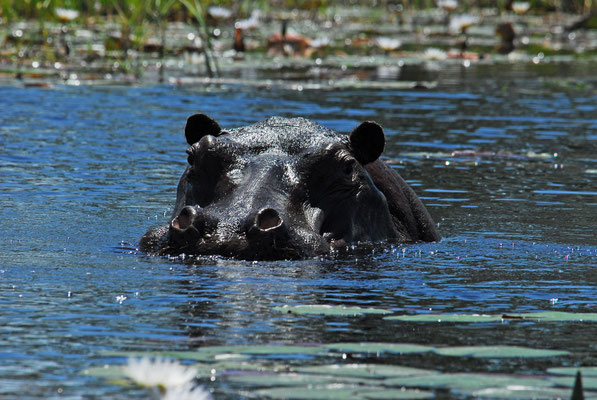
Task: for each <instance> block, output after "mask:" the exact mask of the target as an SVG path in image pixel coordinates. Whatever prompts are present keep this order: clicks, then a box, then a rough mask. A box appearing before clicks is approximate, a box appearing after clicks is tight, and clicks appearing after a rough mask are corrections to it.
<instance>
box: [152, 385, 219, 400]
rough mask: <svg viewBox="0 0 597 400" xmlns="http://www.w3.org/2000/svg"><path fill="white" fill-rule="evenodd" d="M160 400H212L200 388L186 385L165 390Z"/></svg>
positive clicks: (205, 391) (207, 393)
mask: <svg viewBox="0 0 597 400" xmlns="http://www.w3.org/2000/svg"><path fill="white" fill-rule="evenodd" d="M162 400H213V397H212V396H211V393H209V392H208V391H207V390H205V389H203V387H201V386H195V387H193V385H192V384H186V385H183V386H178V387H175V388H170V389H168V390H166V393H165V394H164V395H163V396H162Z"/></svg>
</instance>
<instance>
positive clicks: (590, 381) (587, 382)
mask: <svg viewBox="0 0 597 400" xmlns="http://www.w3.org/2000/svg"><path fill="white" fill-rule="evenodd" d="M549 380H550V382H553V383H554V384H555V385H556V386H566V387H569V388H573V387H574V382H575V381H576V377H574V376H557V377H551V378H549ZM582 387H583V389H585V390H597V378H596V377H594V376H592V377H585V376H583V377H582Z"/></svg>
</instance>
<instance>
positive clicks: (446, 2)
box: [437, 0, 458, 11]
mask: <svg viewBox="0 0 597 400" xmlns="http://www.w3.org/2000/svg"><path fill="white" fill-rule="evenodd" d="M437 6H438V7H439V8H441V9H443V10H445V11H454V10H455V9H456V8H458V1H456V0H437Z"/></svg>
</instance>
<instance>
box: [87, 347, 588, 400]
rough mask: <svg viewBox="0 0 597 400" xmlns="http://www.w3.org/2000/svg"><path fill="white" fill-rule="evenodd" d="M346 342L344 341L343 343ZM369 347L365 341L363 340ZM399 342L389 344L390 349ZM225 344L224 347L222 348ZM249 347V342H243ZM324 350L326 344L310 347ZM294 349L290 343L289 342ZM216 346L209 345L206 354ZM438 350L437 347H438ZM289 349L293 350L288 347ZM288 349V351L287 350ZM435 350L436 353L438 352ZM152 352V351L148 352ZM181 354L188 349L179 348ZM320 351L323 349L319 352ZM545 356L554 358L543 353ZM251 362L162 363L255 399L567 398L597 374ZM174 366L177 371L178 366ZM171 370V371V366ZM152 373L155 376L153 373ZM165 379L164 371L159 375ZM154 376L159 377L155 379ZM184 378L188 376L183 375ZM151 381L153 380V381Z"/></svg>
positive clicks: (119, 376)
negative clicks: (441, 394)
mask: <svg viewBox="0 0 597 400" xmlns="http://www.w3.org/2000/svg"><path fill="white" fill-rule="evenodd" d="M346 345H349V344H343V345H342V346H346ZM362 345H363V346H365V347H366V346H367V343H363V344H362ZM370 345H371V346H373V347H380V346H381V345H382V344H380V343H371V344H370ZM396 345H399V344H388V345H387V347H388V348H392V346H396ZM223 347H224V346H223ZM247 347H250V346H247ZM278 347H280V346H263V348H276V349H275V351H278V350H279V349H277V348H278ZM312 347H314V348H319V349H321V350H325V349H326V348H327V347H329V345H321V346H312ZM291 348H292V346H291ZM442 349H443V350H449V352H447V353H450V354H449V355H450V356H470V355H471V354H475V352H480V353H482V354H484V355H488V356H489V355H490V353H491V356H492V357H494V356H495V357H501V356H502V355H503V354H504V353H503V351H504V350H505V347H500V346H495V347H489V346H486V347H483V346H479V347H474V346H471V347H469V348H466V350H465V348H462V347H460V348H458V347H451V348H450V347H444V348H442ZM213 350H214V349H213V348H209V349H208V350H207V352H208V353H210V354H211V353H212V351H213ZM436 350H438V349H436ZM506 350H507V351H506V353H508V355H509V356H514V352H517V353H518V356H521V357H527V356H528V357H534V356H537V353H536V352H533V349H527V348H521V347H510V348H507V349H506ZM291 351H295V349H294V348H292V350H291ZM291 351H289V353H290V352H291ZM438 353H439V351H438ZM152 354H153V353H152ZM179 354H181V355H185V354H187V352H180V353H179ZM322 354H324V353H322ZM542 355H544V356H552V355H555V354H548V353H547V352H543V353H542ZM260 356H266V358H264V359H261V360H259V359H254V360H251V361H227V362H213V363H203V362H202V363H198V364H194V365H191V366H185V367H183V366H181V365H180V364H178V363H176V362H174V361H173V362H169V363H163V362H162V364H163V365H166V364H168V365H170V364H171V365H175V366H176V368H184V373H183V374H182V375H181V376H186V375H187V372H188V371H194V372H195V377H196V378H198V379H199V380H200V381H202V380H206V381H213V380H214V379H215V378H216V377H217V379H218V380H224V381H225V382H227V384H228V385H231V386H232V387H235V386H241V387H243V390H244V391H246V392H247V393H253V394H254V395H256V396H259V397H268V398H289V399H303V398H304V399H316V398H317V399H319V398H322V399H335V398H346V397H347V396H348V397H349V398H357V399H388V398H396V399H399V398H415V399H418V398H430V397H435V396H436V393H435V390H444V391H445V390H449V391H450V392H451V393H454V394H456V395H459V396H462V395H464V396H476V397H496V398H507V399H526V398H529V399H532V398H565V397H569V396H570V388H572V386H574V383H575V380H574V376H573V375H574V374H575V373H576V371H578V370H581V371H585V372H586V373H587V374H588V375H589V377H587V378H585V379H584V382H585V385H584V386H585V390H586V391H587V394H588V395H589V397H590V395H591V394H593V395H594V394H597V393H592V392H591V391H592V390H597V379H596V378H595V377H594V375H593V376H591V374H595V373H596V372H595V371H597V367H585V368H584V369H583V368H567V367H566V368H553V369H550V370H548V372H549V373H550V374H558V375H560V376H555V375H545V376H521V375H510V374H497V373H475V372H470V373H454V372H450V373H442V372H440V371H435V370H429V369H421V368H412V367H408V366H403V365H395V364H371V363H363V364H359V363H344V362H339V363H334V364H323V365H308V364H307V365H300V366H297V365H292V364H288V363H280V362H275V361H274V362H272V361H273V360H272V359H271V358H269V357H267V354H260ZM131 368H132V367H131V364H130V363H129V365H128V366H126V367H123V366H107V365H106V366H100V367H92V368H89V369H86V370H85V371H83V372H82V374H84V375H87V376H93V377H97V378H102V379H107V380H109V381H110V382H112V383H115V384H121V385H130V384H132V383H133V381H139V380H138V379H133V378H131V376H130V375H131V374H130V373H129V374H127V370H129V369H131ZM176 368H175V369H176ZM173 371H174V369H173ZM154 375H155V374H154ZM158 376H159V379H158V380H163V379H165V378H164V377H166V376H168V372H162V373H159V374H158ZM156 379H157V378H156ZM185 379H188V376H186V378H185ZM154 380H155V379H154Z"/></svg>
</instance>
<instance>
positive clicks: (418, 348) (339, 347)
mask: <svg viewBox="0 0 597 400" xmlns="http://www.w3.org/2000/svg"><path fill="white" fill-rule="evenodd" d="M324 347H326V348H328V349H330V350H336V351H341V352H344V353H367V354H371V353H375V354H381V353H397V354H417V353H427V352H430V351H433V350H434V348H433V347H430V346H423V345H419V344H407V343H334V344H328V345H325V346H324Z"/></svg>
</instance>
